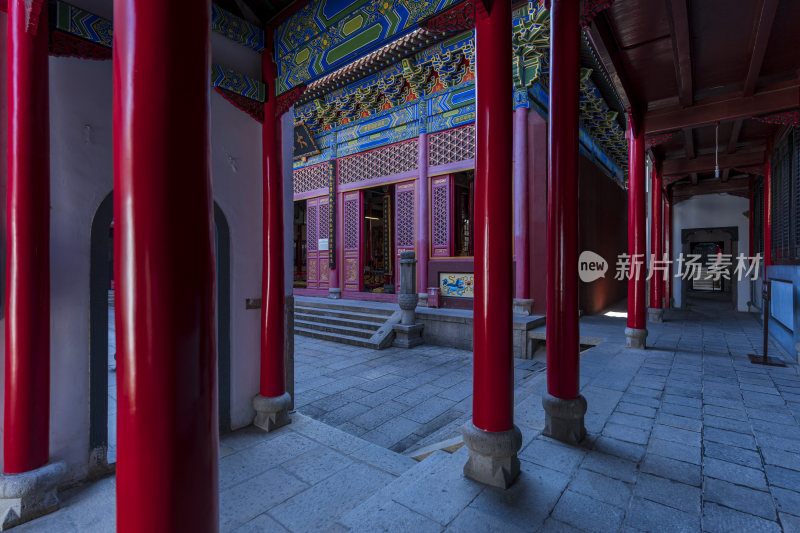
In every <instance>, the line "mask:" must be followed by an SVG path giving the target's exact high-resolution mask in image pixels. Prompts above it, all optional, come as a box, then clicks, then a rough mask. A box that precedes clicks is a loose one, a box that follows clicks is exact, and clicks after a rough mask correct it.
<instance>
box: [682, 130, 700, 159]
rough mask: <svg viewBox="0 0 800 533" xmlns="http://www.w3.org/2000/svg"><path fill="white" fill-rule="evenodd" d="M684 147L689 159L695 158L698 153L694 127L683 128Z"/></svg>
mask: <svg viewBox="0 0 800 533" xmlns="http://www.w3.org/2000/svg"><path fill="white" fill-rule="evenodd" d="M683 148H684V150H685V152H686V158H687V159H694V158H695V157H697V153H696V152H695V149H694V130H693V129H692V128H683Z"/></svg>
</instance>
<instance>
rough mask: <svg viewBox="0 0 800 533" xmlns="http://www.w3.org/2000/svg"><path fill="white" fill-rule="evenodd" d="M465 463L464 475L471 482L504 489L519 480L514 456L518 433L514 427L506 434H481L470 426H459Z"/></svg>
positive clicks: (519, 434) (520, 438) (490, 432)
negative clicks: (462, 439) (464, 446)
mask: <svg viewBox="0 0 800 533" xmlns="http://www.w3.org/2000/svg"><path fill="white" fill-rule="evenodd" d="M461 434H462V435H463V437H464V443H465V444H466V445H467V448H468V449H469V459H468V460H467V464H465V465H464V475H465V476H466V477H468V478H469V479H471V480H473V481H477V482H478V483H483V484H485V485H490V486H492V487H499V488H501V489H507V488H509V487H510V486H511V485H513V484H514V481H515V480H516V479H517V476H519V459H518V458H517V452H518V451H519V449H520V448H521V447H522V433H521V432H520V430H519V428H518V427H517V426H514V428H513V429H510V430H509V431H497V432H494V431H483V430H481V429H478V428H476V427H475V425H474V424H472V422H467V423H466V424H464V425H463V426H461Z"/></svg>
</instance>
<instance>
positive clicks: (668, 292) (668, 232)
mask: <svg viewBox="0 0 800 533" xmlns="http://www.w3.org/2000/svg"><path fill="white" fill-rule="evenodd" d="M670 196H671V193H670V192H669V190H668V191H667V192H665V193H664V194H663V199H664V253H665V254H666V256H667V259H668V260H669V261H670V262H669V263H668V264H667V277H666V279H665V280H664V283H663V286H664V309H669V308H670V307H672V262H673V261H674V260H675V258H674V257H672V201H671V199H670Z"/></svg>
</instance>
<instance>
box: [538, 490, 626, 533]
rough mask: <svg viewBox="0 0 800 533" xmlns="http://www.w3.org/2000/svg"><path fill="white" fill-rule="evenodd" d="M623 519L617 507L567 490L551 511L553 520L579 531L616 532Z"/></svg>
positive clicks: (622, 512) (622, 513)
mask: <svg viewBox="0 0 800 533" xmlns="http://www.w3.org/2000/svg"><path fill="white" fill-rule="evenodd" d="M624 517H625V511H624V510H623V509H620V508H619V507H615V506H613V505H609V504H607V503H604V502H601V501H599V500H595V499H593V498H590V497H588V496H584V495H582V494H578V493H577V492H572V491H571V490H567V491H565V492H564V494H563V495H562V496H561V498H560V499H559V500H558V504H557V505H556V508H555V509H554V510H553V518H555V519H556V520H559V521H561V522H564V523H567V524H570V525H573V526H575V527H578V528H580V529H584V530H587V531H597V532H614V531H618V530H619V528H620V526H621V525H622V520H623V518H624Z"/></svg>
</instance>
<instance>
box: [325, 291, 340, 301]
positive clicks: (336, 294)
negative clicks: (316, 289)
mask: <svg viewBox="0 0 800 533" xmlns="http://www.w3.org/2000/svg"><path fill="white" fill-rule="evenodd" d="M341 297H342V289H328V298H330V299H331V300H339V299H340V298H341Z"/></svg>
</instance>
